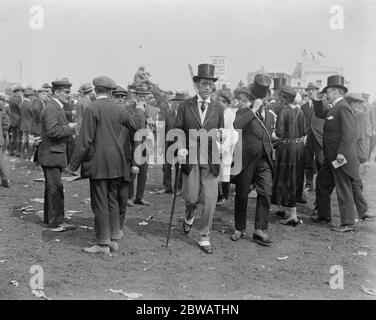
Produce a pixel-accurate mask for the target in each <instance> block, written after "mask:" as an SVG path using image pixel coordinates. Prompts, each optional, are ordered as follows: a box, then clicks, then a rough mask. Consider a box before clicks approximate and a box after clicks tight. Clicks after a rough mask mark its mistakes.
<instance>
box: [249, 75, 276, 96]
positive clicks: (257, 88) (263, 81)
mask: <svg viewBox="0 0 376 320" xmlns="http://www.w3.org/2000/svg"><path fill="white" fill-rule="evenodd" d="M271 83H272V80H271V79H270V78H269V77H268V76H267V75H265V74H262V73H259V74H256V75H255V79H254V81H253V83H252V84H250V85H249V92H250V94H251V98H254V99H264V98H266V97H267V96H268V95H270V89H269V88H270V85H271Z"/></svg>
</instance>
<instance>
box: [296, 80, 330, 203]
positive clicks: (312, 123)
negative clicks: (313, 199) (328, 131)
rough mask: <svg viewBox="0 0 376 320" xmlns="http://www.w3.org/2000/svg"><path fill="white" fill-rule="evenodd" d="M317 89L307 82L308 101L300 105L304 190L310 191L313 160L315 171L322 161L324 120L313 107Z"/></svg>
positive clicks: (311, 189)
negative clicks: (303, 134)
mask: <svg viewBox="0 0 376 320" xmlns="http://www.w3.org/2000/svg"><path fill="white" fill-rule="evenodd" d="M317 90H319V88H318V87H317V86H316V85H315V84H313V83H312V82H309V83H308V85H307V88H306V92H307V94H308V96H309V101H308V102H307V103H305V104H303V105H302V111H303V113H304V118H305V121H306V133H307V140H306V143H305V147H304V156H305V161H304V167H305V178H306V186H305V187H306V190H307V191H310V192H312V191H313V175H314V161H315V164H316V169H317V172H319V171H320V168H321V166H322V163H323V161H324V151H323V131H324V123H325V120H324V119H320V118H319V117H317V116H316V114H315V112H314V109H313V95H314V93H317ZM301 200H303V203H306V202H307V201H306V200H305V199H303V197H302V198H301Z"/></svg>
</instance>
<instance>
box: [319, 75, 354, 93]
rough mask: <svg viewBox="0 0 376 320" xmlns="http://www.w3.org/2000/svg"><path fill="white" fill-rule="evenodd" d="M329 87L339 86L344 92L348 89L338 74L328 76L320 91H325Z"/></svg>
mask: <svg viewBox="0 0 376 320" xmlns="http://www.w3.org/2000/svg"><path fill="white" fill-rule="evenodd" d="M329 88H341V89H343V90H344V91H345V93H346V92H347V91H348V89H347V88H346V87H345V78H344V77H342V76H339V75H334V76H330V77H328V80H327V85H326V87H325V88H324V89H323V90H322V92H324V93H325V92H326V90H328V89H329Z"/></svg>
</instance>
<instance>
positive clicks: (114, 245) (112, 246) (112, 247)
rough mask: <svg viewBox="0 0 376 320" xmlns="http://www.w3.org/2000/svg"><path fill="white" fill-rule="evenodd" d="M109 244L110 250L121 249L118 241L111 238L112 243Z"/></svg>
mask: <svg viewBox="0 0 376 320" xmlns="http://www.w3.org/2000/svg"><path fill="white" fill-rule="evenodd" d="M108 246H109V248H110V252H116V251H118V250H119V245H118V242H117V241H113V240H111V243H110V244H109V245H108Z"/></svg>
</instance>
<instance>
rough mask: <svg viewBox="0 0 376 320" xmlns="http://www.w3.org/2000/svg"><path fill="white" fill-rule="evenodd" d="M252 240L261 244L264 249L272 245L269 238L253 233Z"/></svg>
mask: <svg viewBox="0 0 376 320" xmlns="http://www.w3.org/2000/svg"><path fill="white" fill-rule="evenodd" d="M252 239H253V241H254V242H256V243H258V244H261V245H262V246H264V247H269V246H270V244H272V243H273V240H271V239H269V237H261V236H260V235H258V234H255V233H254V234H253V237H252Z"/></svg>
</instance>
